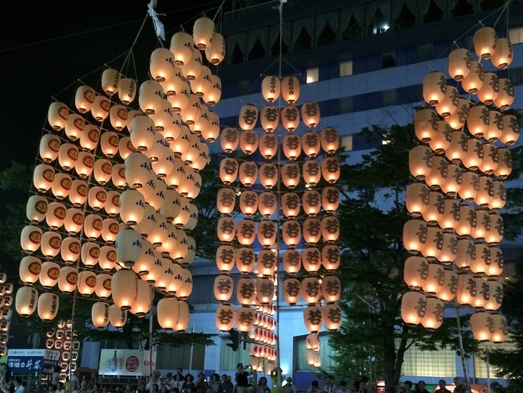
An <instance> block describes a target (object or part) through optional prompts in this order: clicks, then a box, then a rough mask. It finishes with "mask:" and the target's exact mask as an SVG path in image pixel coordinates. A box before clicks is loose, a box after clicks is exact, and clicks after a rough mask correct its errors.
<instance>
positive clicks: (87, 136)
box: [80, 125, 100, 150]
mask: <svg viewBox="0 0 523 393" xmlns="http://www.w3.org/2000/svg"><path fill="white" fill-rule="evenodd" d="M99 141H100V128H98V127H96V126H95V125H86V126H85V128H84V132H82V136H81V137H80V146H81V147H82V149H84V150H94V149H96V146H98V142H99Z"/></svg>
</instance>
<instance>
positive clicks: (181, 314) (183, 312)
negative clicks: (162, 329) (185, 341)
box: [176, 301, 190, 333]
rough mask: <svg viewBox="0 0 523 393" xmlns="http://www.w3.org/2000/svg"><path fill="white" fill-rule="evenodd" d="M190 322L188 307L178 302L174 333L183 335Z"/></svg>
mask: <svg viewBox="0 0 523 393" xmlns="http://www.w3.org/2000/svg"><path fill="white" fill-rule="evenodd" d="M189 322H190V314H189V306H188V305H187V303H185V302H183V301H179V302H178V322H177V323H176V331H177V332H178V333H183V332H184V331H185V330H186V329H187V328H188V327H189Z"/></svg>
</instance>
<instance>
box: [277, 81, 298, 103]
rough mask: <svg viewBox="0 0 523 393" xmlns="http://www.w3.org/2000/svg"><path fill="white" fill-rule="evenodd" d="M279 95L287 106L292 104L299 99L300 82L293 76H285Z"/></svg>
mask: <svg viewBox="0 0 523 393" xmlns="http://www.w3.org/2000/svg"><path fill="white" fill-rule="evenodd" d="M281 95H282V98H283V100H284V101H286V102H287V103H288V104H291V105H292V104H294V103H295V102H296V101H298V98H299V97H300V82H299V81H298V78H296V77H295V76H286V77H285V78H283V79H282V81H281Z"/></svg>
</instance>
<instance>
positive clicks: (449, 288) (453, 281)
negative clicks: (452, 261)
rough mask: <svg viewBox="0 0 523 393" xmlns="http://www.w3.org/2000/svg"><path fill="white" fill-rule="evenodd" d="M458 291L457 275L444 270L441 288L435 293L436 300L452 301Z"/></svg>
mask: <svg viewBox="0 0 523 393" xmlns="http://www.w3.org/2000/svg"><path fill="white" fill-rule="evenodd" d="M457 289H458V275H457V273H455V272H454V271H452V270H451V269H445V279H444V283H443V286H442V287H440V289H439V291H438V292H437V293H436V296H437V297H438V299H441V300H443V301H444V302H449V301H451V300H453V299H454V297H455V296H456V291H457Z"/></svg>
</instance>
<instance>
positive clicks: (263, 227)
mask: <svg viewBox="0 0 523 393" xmlns="http://www.w3.org/2000/svg"><path fill="white" fill-rule="evenodd" d="M220 220H222V219H220ZM258 241H259V242H260V244H261V245H262V246H263V247H264V248H267V247H270V246H271V245H272V244H273V243H274V242H275V241H276V225H275V224H274V223H273V222H272V221H269V220H262V221H260V223H259V224H258Z"/></svg>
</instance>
